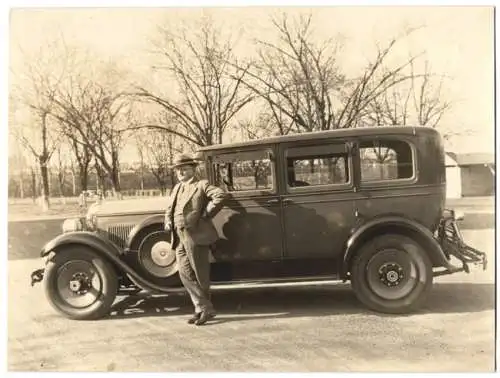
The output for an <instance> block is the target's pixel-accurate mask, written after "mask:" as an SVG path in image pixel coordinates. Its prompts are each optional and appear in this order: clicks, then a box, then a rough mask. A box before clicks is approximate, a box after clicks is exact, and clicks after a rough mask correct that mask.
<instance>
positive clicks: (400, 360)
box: [7, 229, 495, 372]
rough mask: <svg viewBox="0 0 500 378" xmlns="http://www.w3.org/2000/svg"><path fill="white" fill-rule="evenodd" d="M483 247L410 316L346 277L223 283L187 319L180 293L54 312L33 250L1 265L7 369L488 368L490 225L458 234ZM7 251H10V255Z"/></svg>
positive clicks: (187, 309)
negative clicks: (484, 258)
mask: <svg viewBox="0 0 500 378" xmlns="http://www.w3.org/2000/svg"><path fill="white" fill-rule="evenodd" d="M464 236H465V238H466V240H467V241H468V242H469V243H470V244H472V245H474V246H475V247H476V248H478V249H482V250H484V251H486V252H488V254H489V259H490V262H491V263H490V265H489V268H488V270H486V271H474V272H473V273H471V274H468V275H467V274H465V273H459V274H455V275H453V276H445V277H438V278H436V280H435V285H434V287H433V290H432V292H431V295H430V297H429V298H428V301H427V302H426V304H425V306H424V307H423V308H422V309H421V310H420V311H419V312H418V313H416V314H412V315H407V316H387V315H381V314H377V313H373V312H370V311H367V310H365V309H364V308H363V307H362V306H361V305H360V304H359V303H358V301H357V300H356V298H355V297H354V294H353V292H352V291H351V289H350V286H349V285H345V284H329V285H325V284H321V285H300V286H290V285H288V286H282V287H278V288H269V287H267V288H265V287H261V288H254V289H249V288H236V289H225V290H218V291H216V292H215V293H214V303H215V305H216V307H217V309H218V311H219V315H218V317H217V318H216V319H215V321H214V322H212V323H211V324H210V325H207V326H205V327H195V326H190V325H188V324H186V319H187V317H188V316H189V313H190V311H191V308H190V305H189V301H188V299H187V298H186V297H185V296H183V295H176V296H171V297H165V296H155V297H149V298H143V297H134V298H127V299H125V298H119V299H118V301H117V303H116V304H115V306H114V308H113V312H112V314H111V316H110V317H108V318H106V319H102V320H99V321H94V322H77V321H71V320H68V319H65V318H63V317H62V316H60V315H58V314H56V313H55V312H54V311H53V310H52V309H51V308H50V306H49V304H48V303H47V301H46V299H45V297H44V295H43V290H42V287H41V286H40V285H37V286H35V287H34V288H31V287H30V286H29V282H28V277H29V273H30V272H31V271H32V270H33V269H36V268H38V267H40V260H38V259H17V260H11V261H9V266H8V273H9V277H8V283H9V287H8V292H9V298H8V347H7V352H8V361H7V368H8V370H9V371H104V372H106V371H120V372H124V371H133V372H166V371H173V372H179V371H183V372H185V371H233V372H234V371H266V372H267V371H282V372H288V371H358V372H366V371H406V372H452V371H453V372H462V371H477V372H484V371H493V369H494V351H495V341H494V321H495V317H494V315H495V297H494V296H495V286H494V268H495V263H494V232H493V230H491V229H489V230H475V231H465V232H464ZM10 253H11V252H10V251H9V256H10Z"/></svg>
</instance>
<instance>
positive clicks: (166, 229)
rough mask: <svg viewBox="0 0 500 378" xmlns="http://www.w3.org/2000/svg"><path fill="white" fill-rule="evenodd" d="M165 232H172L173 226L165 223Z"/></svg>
mask: <svg viewBox="0 0 500 378" xmlns="http://www.w3.org/2000/svg"><path fill="white" fill-rule="evenodd" d="M165 231H167V232H170V231H172V225H171V224H170V223H169V222H165Z"/></svg>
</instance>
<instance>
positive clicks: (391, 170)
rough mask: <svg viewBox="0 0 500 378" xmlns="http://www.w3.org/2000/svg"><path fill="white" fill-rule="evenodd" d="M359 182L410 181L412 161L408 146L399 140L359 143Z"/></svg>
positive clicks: (412, 168)
mask: <svg viewBox="0 0 500 378" xmlns="http://www.w3.org/2000/svg"><path fill="white" fill-rule="evenodd" d="M359 156H360V160H361V182H373V181H386V180H401V179H410V178H412V177H413V175H414V172H415V169H414V161H413V154H412V149H411V147H410V145H409V144H408V143H406V142H403V141H399V140H383V139H382V140H374V141H364V142H361V143H360V155H359Z"/></svg>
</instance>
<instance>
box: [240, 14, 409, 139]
mask: <svg viewBox="0 0 500 378" xmlns="http://www.w3.org/2000/svg"><path fill="white" fill-rule="evenodd" d="M272 24H273V26H274V28H275V30H276V31H277V33H278V40H277V41H276V42H269V41H263V40H259V41H257V44H258V46H259V48H260V49H259V60H258V61H257V62H256V63H255V66H254V67H252V69H250V70H248V69H246V73H247V74H246V76H245V78H244V83H245V84H246V86H248V87H249V88H250V89H251V90H252V91H254V92H255V93H256V94H258V95H259V96H260V97H261V98H263V99H265V100H266V101H267V103H268V105H269V110H270V113H272V114H276V112H277V111H279V112H280V113H279V114H278V115H279V117H276V119H277V120H279V122H280V123H281V124H282V128H283V129H290V130H294V128H295V130H296V131H313V130H329V129H336V128H344V127H356V126H358V125H359V123H360V120H361V119H362V117H363V116H364V114H365V113H366V111H367V108H368V106H369V105H370V104H371V103H372V102H373V101H374V100H375V99H377V98H378V97H379V96H381V95H383V94H384V93H385V92H386V91H387V90H388V89H390V88H392V87H394V86H397V85H398V84H400V83H402V82H405V81H408V80H410V79H411V78H412V75H411V74H405V70H406V69H407V68H408V67H409V66H410V65H411V64H412V62H413V61H414V60H415V59H416V57H410V58H409V59H408V60H407V61H405V62H403V63H402V64H400V65H397V66H395V67H392V68H390V69H387V68H386V67H385V66H386V61H387V60H388V56H389V55H390V53H391V52H392V51H393V49H394V47H395V45H396V43H397V41H398V38H394V39H392V40H391V41H390V42H389V43H388V44H387V45H386V46H385V47H378V50H377V53H376V55H375V57H374V58H373V59H372V60H371V62H369V64H368V65H367V66H366V67H365V69H364V71H363V72H362V74H361V75H359V76H357V77H354V78H349V77H348V76H347V75H346V74H345V73H344V72H343V70H342V69H341V67H340V65H339V62H338V61H337V57H338V52H339V50H340V48H341V43H340V42H339V41H338V40H337V41H335V40H328V41H326V42H325V43H315V42H314V41H313V38H312V18H311V16H309V17H303V16H302V17H300V18H299V19H298V20H297V21H290V20H289V19H288V17H287V16H286V15H283V16H282V17H281V18H279V19H277V18H275V19H273V20H272ZM410 32H411V31H410ZM243 68H245V67H243ZM283 116H285V117H283Z"/></svg>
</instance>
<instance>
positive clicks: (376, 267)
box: [351, 234, 433, 314]
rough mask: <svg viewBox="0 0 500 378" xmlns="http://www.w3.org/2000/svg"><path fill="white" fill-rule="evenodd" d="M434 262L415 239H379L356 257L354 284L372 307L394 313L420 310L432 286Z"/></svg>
mask: <svg viewBox="0 0 500 378" xmlns="http://www.w3.org/2000/svg"><path fill="white" fill-rule="evenodd" d="M432 279H433V275H432V263H431V261H430V259H429V256H427V254H426V252H425V251H424V250H423V249H422V247H421V246H420V245H419V244H418V243H417V242H415V241H414V240H413V239H411V238H409V237H407V236H404V235H399V234H387V235H381V236H377V237H375V238H373V239H371V240H369V241H368V242H366V243H365V244H364V245H363V246H362V247H361V248H360V250H359V251H358V253H357V254H356V256H355V257H354V260H353V263H352V267H351V284H352V288H353V289H354V292H355V294H356V296H357V297H358V299H359V300H360V301H361V302H362V303H363V304H365V305H366V306H367V307H368V308H370V309H372V310H375V311H378V312H383V313H392V314H401V313H407V312H412V311H414V310H416V309H417V308H418V307H419V306H420V304H421V303H422V302H423V301H424V300H425V297H426V295H427V293H428V292H429V290H430V288H431V287H432Z"/></svg>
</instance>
